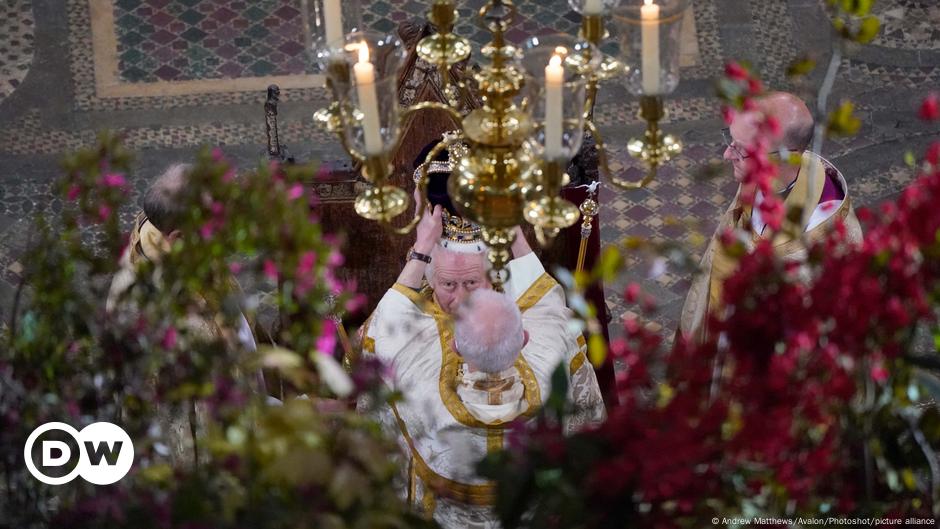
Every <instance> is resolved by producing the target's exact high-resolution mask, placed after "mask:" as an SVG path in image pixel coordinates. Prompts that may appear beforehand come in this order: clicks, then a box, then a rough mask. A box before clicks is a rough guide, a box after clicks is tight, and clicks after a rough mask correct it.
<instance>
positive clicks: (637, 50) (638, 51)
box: [612, 0, 689, 96]
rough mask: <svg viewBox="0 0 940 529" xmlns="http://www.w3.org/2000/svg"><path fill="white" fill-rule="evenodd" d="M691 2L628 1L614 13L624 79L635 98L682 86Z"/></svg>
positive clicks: (686, 0) (669, 0) (669, 90)
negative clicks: (687, 13) (686, 15)
mask: <svg viewBox="0 0 940 529" xmlns="http://www.w3.org/2000/svg"><path fill="white" fill-rule="evenodd" d="M688 5H689V2H688V0H625V1H624V2H623V3H622V4H621V5H620V6H619V7H617V8H616V9H614V10H613V16H612V18H613V22H614V26H615V27H616V34H617V37H618V44H619V48H620V52H619V53H620V56H619V58H620V60H621V62H623V63H624V64H625V65H627V71H626V76H625V77H624V78H623V79H624V83H625V85H626V87H627V90H629V91H630V93H632V94H634V95H650V96H654V95H663V94H668V93H670V92H672V91H673V90H675V89H676V86H677V85H678V84H679V38H680V32H681V30H682V19H683V14H684V13H685V10H686V9H687V8H688Z"/></svg>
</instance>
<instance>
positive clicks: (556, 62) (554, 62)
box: [548, 55, 561, 66]
mask: <svg viewBox="0 0 940 529" xmlns="http://www.w3.org/2000/svg"><path fill="white" fill-rule="evenodd" d="M548 64H549V66H561V56H559V55H552V58H551V59H549V60H548Z"/></svg>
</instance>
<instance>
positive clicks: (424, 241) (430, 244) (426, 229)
mask: <svg viewBox="0 0 940 529" xmlns="http://www.w3.org/2000/svg"><path fill="white" fill-rule="evenodd" d="M441 212H442V209H441V206H439V205H438V206H434V210H433V211H431V210H429V209H428V208H425V209H424V214H423V215H422V216H421V220H420V221H419V222H418V226H417V228H415V232H416V234H417V237H416V238H415V251H416V252H418V253H423V254H430V253H431V250H432V249H433V248H434V245H435V244H437V243H438V241H440V240H441V234H442V233H443V231H444V225H443V222H442V221H441Z"/></svg>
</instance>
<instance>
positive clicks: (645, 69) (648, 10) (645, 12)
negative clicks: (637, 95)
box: [640, 0, 659, 95]
mask: <svg viewBox="0 0 940 529" xmlns="http://www.w3.org/2000/svg"><path fill="white" fill-rule="evenodd" d="M643 4H644V5H643V6H642V7H640V19H641V24H642V25H641V28H642V33H641V36H642V42H641V47H640V49H641V50H642V52H643V57H642V61H641V68H642V69H641V72H642V75H643V93H644V94H648V95H653V94H658V93H659V6H658V5H656V4H654V3H653V0H643Z"/></svg>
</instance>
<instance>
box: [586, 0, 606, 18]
mask: <svg viewBox="0 0 940 529" xmlns="http://www.w3.org/2000/svg"><path fill="white" fill-rule="evenodd" d="M603 13H604V0H586V1H585V2H584V7H582V8H581V14H582V15H600V14H603Z"/></svg>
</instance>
